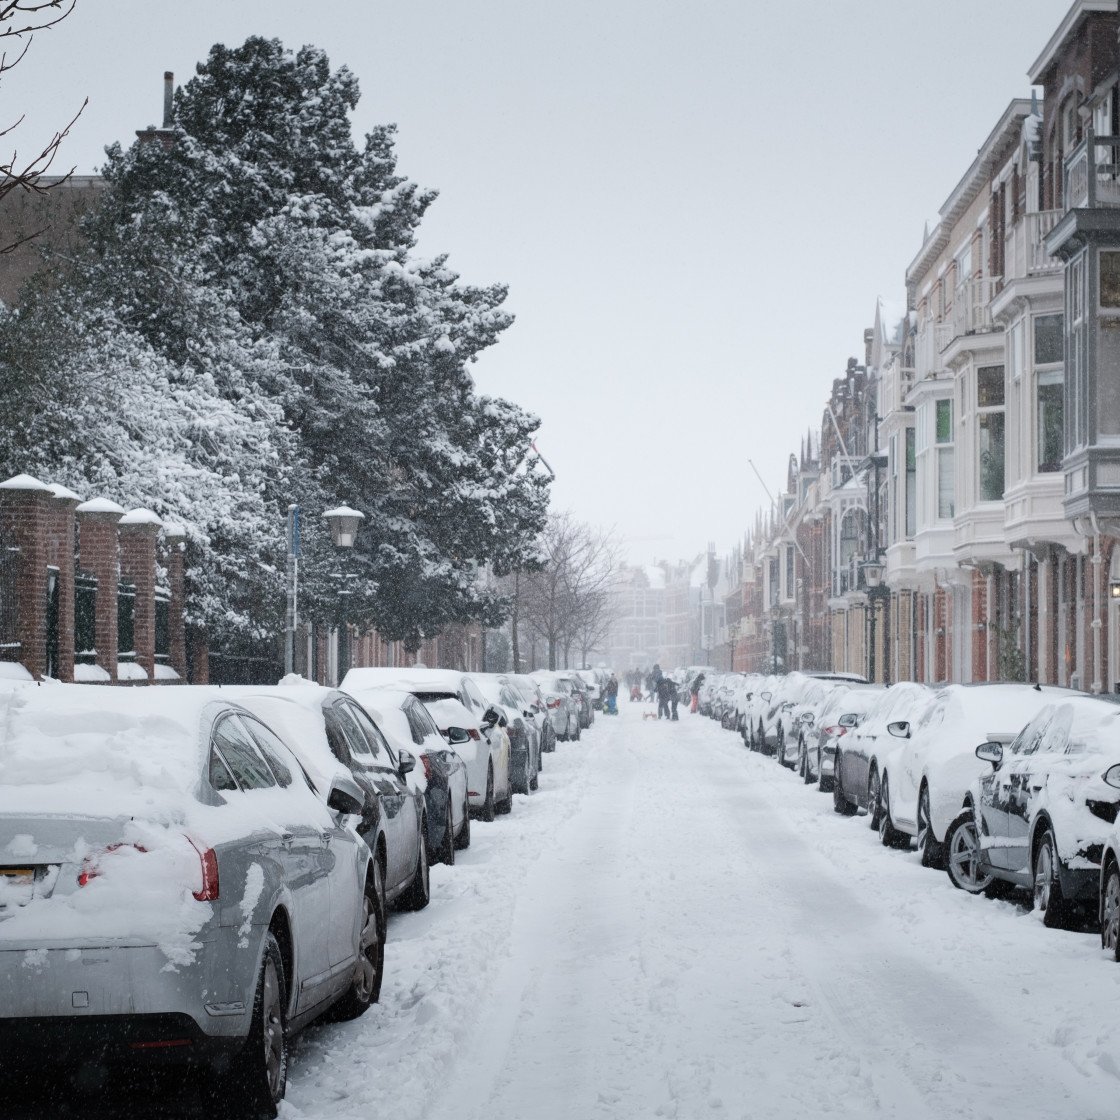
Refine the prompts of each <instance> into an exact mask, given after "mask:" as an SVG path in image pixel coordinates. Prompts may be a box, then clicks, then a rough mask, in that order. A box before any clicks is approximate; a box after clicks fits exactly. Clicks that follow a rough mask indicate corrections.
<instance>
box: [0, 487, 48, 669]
mask: <svg viewBox="0 0 1120 1120" xmlns="http://www.w3.org/2000/svg"><path fill="white" fill-rule="evenodd" d="M53 502H54V493H53V492H52V490H51V488H50V487H49V486H48V485H47V484H46V483H45V482H40V481H39V480H38V479H37V478H32V477H31V476H30V475H27V474H17V475H16V476H15V477H13V478H9V479H7V480H6V481H5V482H0V537H3V541H4V547H5V548H11V549H16V550H18V554H17V559H16V562H15V564H14V565H13V567H14V570H15V595H16V608H17V609H16V617H15V628H14V637H11V638H10V637H9V636H8V635H6V634H5V635H3V636H2V637H0V640H2V641H4V642H5V643H8V642H9V641H13V642H15V643H18V645H7V644H6V645H5V648H3V649H0V658H2V659H3V660H5V661H17V662H19V663H20V664H21V665H23V667H24V668H25V669H26V670H27V671H28V672H29V673H30V674H31V675H32V676H33V677H34V678H35V679H36V680H38V679H40V678H42V677H43V676H45V674H46V671H47V562H48V561H47V541H48V537H49V533H50V525H51V522H52V519H53V516H54V510H53V508H52V504H53Z"/></svg>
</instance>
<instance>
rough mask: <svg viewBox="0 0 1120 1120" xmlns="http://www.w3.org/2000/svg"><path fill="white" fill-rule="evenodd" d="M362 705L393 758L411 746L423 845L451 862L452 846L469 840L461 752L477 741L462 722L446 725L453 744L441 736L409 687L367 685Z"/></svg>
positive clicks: (472, 749)
mask: <svg viewBox="0 0 1120 1120" xmlns="http://www.w3.org/2000/svg"><path fill="white" fill-rule="evenodd" d="M362 707H363V708H364V709H365V710H366V711H367V712H368V713H369V714H370V716H371V717H372V719H373V721H374V723H376V724H377V726H378V728H379V730H380V731H381V732H382V734H384V736H385V738H386V739H388V740H389V745H390V747H392V748H393V750H394V751H395V752H396V754H397V757H398V758H399V757H400V756H401V755H402V754H403V753H404V752H405V751H411V750H414V751H416V752H417V754H418V756H419V758H420V764H421V766H422V767H423V769H424V800H425V802H426V804H427V807H428V850H429V851H430V852H431V853H432V858H433V859H435V860H438V861H439V862H440V863H446V864H448V865H454V863H455V852H456V851H457V850H461V849H463V848H469V847H470V844H471V815H470V798H469V796H468V793H467V764H466V763H465V762H464V761H463V758H464V757H466V756H470V757H475V756H476V755H477V754H478V748H479V746H480V745H481V743H480V742H479V743H476V742H475V740H473V739H472V738H471V737H470V734H469V732H468V731H467V730H466V729H465V728H452V729H451V730H450V732H449V736H448V738H449V740H450V739H451V738H454V740H455V744H456V745H455V746H452V745H451V743H450V741H448V742H444V739H443V736H442V735H441V734H440V732H439V728H438V727H436V724H435V720H433V719H432V717H431V713H429V711H428V709H427V708H425V707H424V705H423V704H421V703H420V701H419V700H417V699H416V697H415V696H413V695H412V693H411V692H403V691H401V690H399V689H395V688H377V689H370V690H369V691H367V692H364V693H362ZM459 752H462V754H460V753H459Z"/></svg>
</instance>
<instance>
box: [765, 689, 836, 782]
mask: <svg viewBox="0 0 1120 1120" xmlns="http://www.w3.org/2000/svg"><path fill="white" fill-rule="evenodd" d="M850 687H851V686H850V685H849V684H848V682H847V681H832V680H819V679H816V678H813V677H808V678H806V681H805V683H804V685H803V686H802V687H801V688H800V690H799V691H798V692H797V693H796V695H795V696H794V697H793V706H792V707H790V708H784V707H783V710H782V711H781V712H779V713H778V722H779V726H780V731H779V734H778V740H779V743H780V744H781V745H780V748H779V749H778V751H777V758H778V761H779V762H780V763H781V764H782V765H783V766H788V767H789V768H790V769H791V770H794V769H796V770H798V772H799V773H800V774H801V776H802V778H805V780H806V782H808V781H809V779H808V778H806V776H805V766H806V755H807V754H808V744H807V738H806V736H807V735H811V733H812V729H813V728H814V727H815V726H816V723H817V720H818V718H819V717H820V714H821V712H822V711H823V710H824V708H825V705H826V704H827V703H828V701H829V698H830V697H831V696H832V695H833V694H834V693H836V692H838V691H839V692H846V691H847V690H848V688H850Z"/></svg>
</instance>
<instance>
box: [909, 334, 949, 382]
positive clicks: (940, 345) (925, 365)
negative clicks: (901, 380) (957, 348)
mask: <svg viewBox="0 0 1120 1120" xmlns="http://www.w3.org/2000/svg"><path fill="white" fill-rule="evenodd" d="M952 340H953V327H952V324H951V323H934V322H927V323H926V324H925V325H924V326H923V327H922V328H921V330H919V331H918V333H917V336H916V337H915V339H914V377H915V379H916V380H918V381H920V380H921V379H922V378H923V377H929V376H930V375H931V374H935V373H940V372H941V371H942V370H943V369H944V368H945V363H944V362H942V360H941V351H942V350H944V349H945V347H946V346H948V345H949V343H950V342H952Z"/></svg>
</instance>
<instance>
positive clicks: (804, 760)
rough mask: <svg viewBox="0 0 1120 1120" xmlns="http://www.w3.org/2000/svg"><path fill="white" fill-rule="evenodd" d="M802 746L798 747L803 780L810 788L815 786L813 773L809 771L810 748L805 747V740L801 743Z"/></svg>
mask: <svg viewBox="0 0 1120 1120" xmlns="http://www.w3.org/2000/svg"><path fill="white" fill-rule="evenodd" d="M800 743H801V745H800V746H799V747H798V752H797V753H798V755H799V759H798V762H799V764H800V766H801V780H802V781H803V782H804V783H805V784H806V785H807V786H808V785H812V784H813V772H812V771H811V770H810V769H809V748H808V747H807V746H805V740H804V739H802V740H801V741H800Z"/></svg>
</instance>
